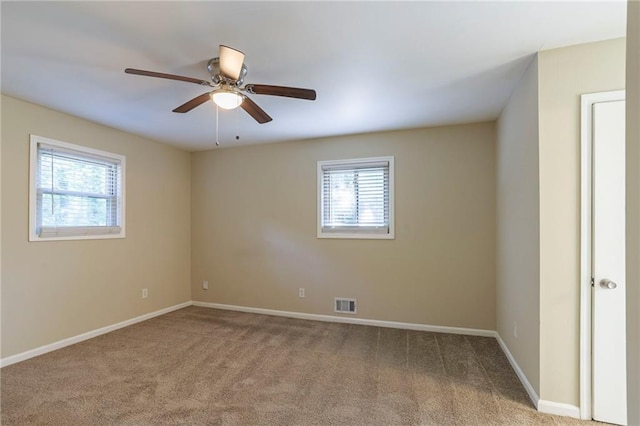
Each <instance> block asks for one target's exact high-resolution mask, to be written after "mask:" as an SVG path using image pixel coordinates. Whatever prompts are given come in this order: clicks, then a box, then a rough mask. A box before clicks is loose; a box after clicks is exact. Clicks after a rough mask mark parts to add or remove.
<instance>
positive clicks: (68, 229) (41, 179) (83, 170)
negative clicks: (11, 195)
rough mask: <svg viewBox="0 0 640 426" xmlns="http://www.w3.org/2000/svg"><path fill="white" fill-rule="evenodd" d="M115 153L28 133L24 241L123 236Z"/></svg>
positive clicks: (120, 164)
mask: <svg viewBox="0 0 640 426" xmlns="http://www.w3.org/2000/svg"><path fill="white" fill-rule="evenodd" d="M124 166H125V158H124V157H123V156H121V155H117V154H111V153H108V152H103V151H98V150H95V149H90V148H85V147H82V146H79V145H72V144H69V143H66V142H60V141H55V140H52V139H48V138H43V137H40V136H35V135H32V136H31V182H30V185H31V194H30V216H31V217H30V236H29V239H30V241H43V240H52V239H59V240H60V239H94V238H123V237H124Z"/></svg>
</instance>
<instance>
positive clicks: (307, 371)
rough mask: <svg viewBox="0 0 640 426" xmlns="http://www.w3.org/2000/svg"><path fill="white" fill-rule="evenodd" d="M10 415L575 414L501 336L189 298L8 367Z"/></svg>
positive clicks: (446, 421) (159, 420) (22, 419)
mask: <svg viewBox="0 0 640 426" xmlns="http://www.w3.org/2000/svg"><path fill="white" fill-rule="evenodd" d="M0 374H1V376H0V380H1V382H0V386H1V388H0V391H1V404H2V405H1V411H2V417H1V421H2V425H27V424H47V425H160V424H166V425H178V424H187V425H341V426H346V425H367V426H369V425H371V426H373V425H428V424H437V425H533V424H535V425H538V424H547V425H558V424H562V425H565V424H566V425H573V424H583V423H584V424H588V423H590V422H581V421H579V420H575V419H570V418H565V417H557V416H550V415H544V414H540V413H538V412H537V411H535V409H534V408H533V406H532V404H531V402H530V401H529V398H528V396H527V394H526V393H525V391H524V389H523V387H522V385H521V384H520V382H519V381H518V378H517V377H516V375H515V373H514V372H513V370H512V369H511V367H510V365H509V363H508V361H507V359H506V357H505V356H504V354H503V353H502V351H501V350H500V347H499V346H498V344H497V342H496V340H495V339H493V338H486V337H472V336H460V335H452V334H437V333H428V332H419V331H407V330H397V329H389V328H377V327H367V326H358V325H348V324H336V323H326V322H315V321H304V320H296V319H290V318H281V317H273V316H262V315H255V314H247V313H240V312H230V311H220V310H215V309H209V308H198V307H189V308H185V309H182V310H179V311H175V312H172V313H170V314H167V315H163V316H161V317H157V318H154V319H151V320H149V321H145V322H142V323H139V324H136V325H133V326H130V327H127V328H124V329H120V330H117V331H114V332H112V333H109V334H106V335H103V336H99V337H96V338H94V339H91V340H88V341H85V342H82V343H79V344H77V345H73V346H70V347H67V348H64V349H60V350H58V351H55V352H51V353H49V354H46V355H43V356H40V357H37V358H33V359H31V360H28V361H24V362H21V363H19V364H14V365H11V366H8V367H5V368H3V369H2V370H1V372H0Z"/></svg>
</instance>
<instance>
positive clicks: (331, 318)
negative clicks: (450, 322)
mask: <svg viewBox="0 0 640 426" xmlns="http://www.w3.org/2000/svg"><path fill="white" fill-rule="evenodd" d="M192 303H193V306H200V307H204V308H214V309H223V310H227V311H238V312H248V313H252V314H262V315H273V316H278V317H288V318H297V319H305V320H312V321H324V322H339V323H346V324H359V325H372V326H375V327H386V328H399V329H404V330H417V331H431V332H435V333H450V334H466V335H467V336H484V337H495V336H496V332H495V331H493V330H481V329H476V328H461V327H444V326H440V325H428V324H416V323H408V322H396V321H381V320H374V319H367V318H357V317H339V316H336V315H320V314H306V313H302V312H290V311H277V310H273V309H264V308H251V307H247V306H237V305H225V304H222V303H209V302H196V301H194V302H192Z"/></svg>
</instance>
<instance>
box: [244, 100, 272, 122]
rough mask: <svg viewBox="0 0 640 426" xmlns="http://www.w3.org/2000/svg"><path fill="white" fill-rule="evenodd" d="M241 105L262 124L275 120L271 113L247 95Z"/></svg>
mask: <svg viewBox="0 0 640 426" xmlns="http://www.w3.org/2000/svg"><path fill="white" fill-rule="evenodd" d="M240 106H241V107H242V109H243V110H245V111H247V113H248V114H249V115H250V116H252V117H253V118H254V119H255V120H256V121H257V122H258V123H260V124H264V123H268V122H270V121H271V120H273V119H272V118H271V117H269V114H267V113H266V112H264V110H263V109H262V108H260V107H259V106H258V104H256V103H255V102H253V101H252V100H251V99H249V98H248V97H246V96H245V97H244V100H243V101H242V103H241V104H240Z"/></svg>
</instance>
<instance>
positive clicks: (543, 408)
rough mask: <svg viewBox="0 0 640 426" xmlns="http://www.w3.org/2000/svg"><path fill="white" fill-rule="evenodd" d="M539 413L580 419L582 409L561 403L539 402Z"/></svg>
mask: <svg viewBox="0 0 640 426" xmlns="http://www.w3.org/2000/svg"><path fill="white" fill-rule="evenodd" d="M538 411H540V412H541V413H546V414H555V415H556V416H565V417H573V418H576V419H579V418H580V407H577V406H575V405H571V404H563V403H561V402H553V401H545V400H544V399H541V400H539V401H538Z"/></svg>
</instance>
